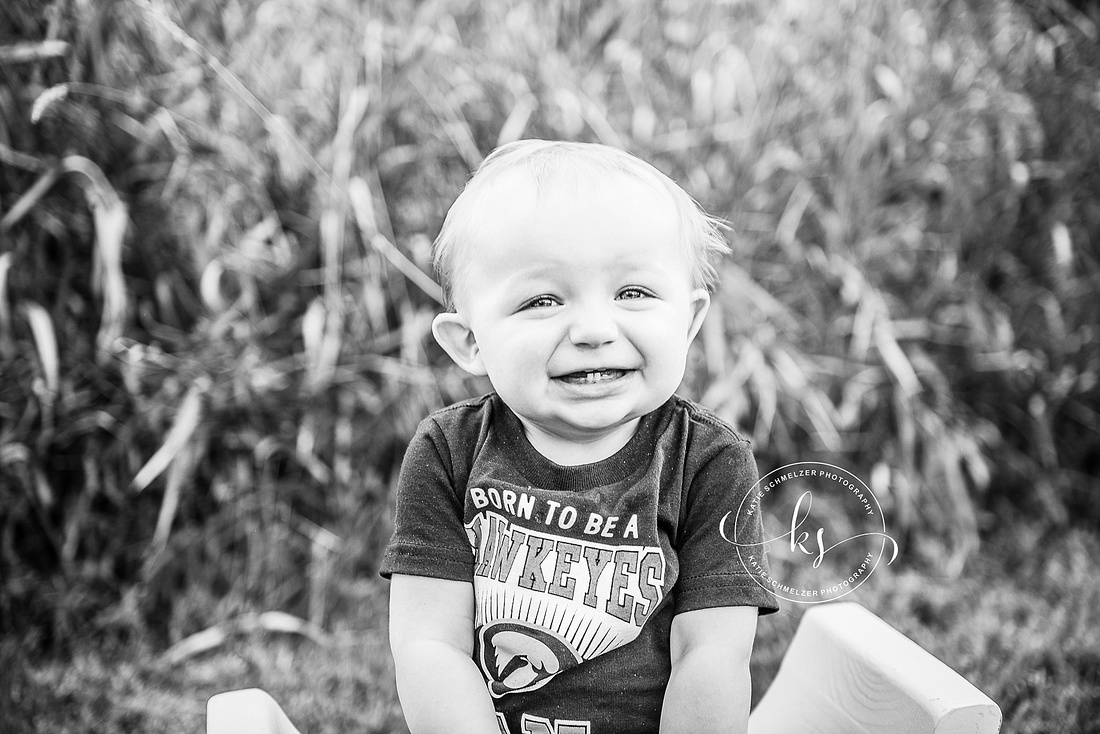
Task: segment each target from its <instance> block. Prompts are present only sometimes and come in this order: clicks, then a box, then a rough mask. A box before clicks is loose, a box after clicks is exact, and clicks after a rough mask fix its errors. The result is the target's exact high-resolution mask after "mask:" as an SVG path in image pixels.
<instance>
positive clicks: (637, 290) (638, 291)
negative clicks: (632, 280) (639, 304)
mask: <svg viewBox="0 0 1100 734" xmlns="http://www.w3.org/2000/svg"><path fill="white" fill-rule="evenodd" d="M654 297H655V296H654V295H653V292H652V291H650V290H648V289H646V288H641V287H639V286H636V285H632V286H630V287H628V288H623V289H622V290H621V291H619V295H618V296H616V298H618V299H619V300H620V301H636V300H638V299H639V298H654Z"/></svg>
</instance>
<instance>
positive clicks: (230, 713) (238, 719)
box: [206, 688, 301, 734]
mask: <svg viewBox="0 0 1100 734" xmlns="http://www.w3.org/2000/svg"><path fill="white" fill-rule="evenodd" d="M206 734H301V732H299V731H298V730H297V729H296V728H295V727H294V724H292V723H290V719H288V718H287V715H286V713H285V712H284V711H283V709H282V708H281V707H280V706H279V704H277V703H276V702H275V699H274V698H272V697H271V695H270V694H268V693H267V692H266V691H261V690H260V689H259V688H246V689H245V690H241V691H227V692H226V693H219V694H217V695H216V696H212V697H211V698H210V700H209V701H207V703H206Z"/></svg>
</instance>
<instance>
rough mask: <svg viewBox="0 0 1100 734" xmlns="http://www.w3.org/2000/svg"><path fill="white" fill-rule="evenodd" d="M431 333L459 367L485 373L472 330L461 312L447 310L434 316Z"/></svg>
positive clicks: (474, 373)
mask: <svg viewBox="0 0 1100 734" xmlns="http://www.w3.org/2000/svg"><path fill="white" fill-rule="evenodd" d="M432 335H433V336H435V340H436V341H437V342H439V346H441V347H443V350H444V351H446V352H447V354H449V355H451V359H453V360H454V361H455V364H457V365H458V366H459V367H461V368H462V369H464V370H466V371H467V372H469V373H470V374H471V375H484V374H487V373H486V370H485V365H484V363H483V362H482V360H481V350H480V349H478V347H477V340H476V339H474V332H473V330H472V329H470V324H469V322H467V321H466V319H465V318H464V317H463V316H462V315H461V314H458V313H455V312H453V311H449V312H447V313H441V314H439V315H438V316H436V317H435V320H433V321H432Z"/></svg>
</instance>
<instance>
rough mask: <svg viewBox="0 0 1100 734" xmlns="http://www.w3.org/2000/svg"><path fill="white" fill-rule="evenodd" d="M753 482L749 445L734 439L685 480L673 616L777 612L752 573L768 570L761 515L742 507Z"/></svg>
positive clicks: (772, 597)
mask: <svg viewBox="0 0 1100 734" xmlns="http://www.w3.org/2000/svg"><path fill="white" fill-rule="evenodd" d="M758 477H759V475H758V473H757V469H756V459H755V458H754V457H753V455H752V450H751V449H750V448H749V443H748V442H747V441H745V440H744V439H740V438H737V439H736V440H733V441H731V442H729V443H727V444H726V445H725V446H723V447H722V448H721V449H720V450H719V451H718V452H717V453H716V454H715V455H714V457H713V458H712V459H710V460H709V461H708V462H707V463H706V464H704V465H703V466H702V467H701V468H700V469H699V471H697V472H696V473H695V475H694V476H693V477H691V478H690V485H689V486H688V488H687V494H686V497H685V499H684V503H685V506H684V509H683V513H682V520H681V531H680V534H679V541H680V542H679V548H678V556H679V559H680V579H679V581H678V582H677V594H676V613H678V614H679V613H680V612H687V611H691V610H694V609H705V608H709V607H723V606H754V607H758V608H759V609H760V613H761V614H771V613H772V612H776V611H779V602H778V600H777V599H776V598H775V595H774V594H772V593H771V591H769V590H767V589H765V588H764V586H763V585H761V584H760V583H758V582H757V578H759V576H758V575H757V574H754V573H753V572H752V570H755V571H756V572H757V573H759V571H760V570H764V571H766V570H767V555H766V553H765V550H764V545H763V526H762V522H761V519H760V513H759V512H753V511H751V508H750V502H748V501H744V502H743V500H745V499H746V497H747V496H748V494H749V493H750V492H751V491H753V488H754V486H755V485H756V482H757V479H758ZM750 569H751V570H750ZM764 578H767V575H766V574H765V575H764Z"/></svg>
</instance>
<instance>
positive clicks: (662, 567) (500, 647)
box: [381, 394, 778, 734]
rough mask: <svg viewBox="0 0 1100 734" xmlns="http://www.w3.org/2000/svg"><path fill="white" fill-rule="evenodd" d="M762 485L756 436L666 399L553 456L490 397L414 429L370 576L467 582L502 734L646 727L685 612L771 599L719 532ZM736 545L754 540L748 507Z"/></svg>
mask: <svg viewBox="0 0 1100 734" xmlns="http://www.w3.org/2000/svg"><path fill="white" fill-rule="evenodd" d="M756 480H757V470H756V463H755V460H754V459H753V456H752V451H751V450H750V448H749V443H748V441H746V440H745V439H744V438H742V437H741V436H739V435H738V434H737V433H735V432H734V431H733V430H732V429H731V428H730V427H729V426H728V425H727V424H726V423H724V422H723V421H722V420H721V419H719V418H718V417H717V416H715V415H714V414H713V413H711V412H710V411H708V410H706V409H705V408H702V407H701V406H699V405H696V404H695V403H692V402H691V401H688V400H685V399H683V398H680V397H678V396H673V397H672V398H670V399H669V400H668V402H666V403H665V404H664V405H663V406H661V407H660V408H658V409H657V410H655V411H653V412H652V413H649V414H648V415H645V416H643V417H642V419H641V421H640V423H639V426H638V430H637V431H636V432H635V434H634V436H633V437H632V438H631V439H630V441H629V442H628V443H627V444H626V445H625V446H624V447H623V448H622V449H620V450H619V451H618V452H617V453H616V454H614V455H613V456H610V457H608V458H607V459H604V460H602V461H598V462H595V463H593V464H585V465H581V466H561V465H558V464H555V463H554V462H552V461H550V460H548V459H546V458H545V457H544V456H542V455H541V454H540V453H538V451H536V450H535V449H534V447H533V446H531V444H530V443H529V442H528V441H527V439H526V437H525V436H524V434H523V429H522V426H521V424H520V422H519V419H518V418H517V417H516V415H515V414H514V413H513V412H512V411H511V410H510V409H509V408H508V407H507V406H506V405H505V404H504V402H503V401H501V399H500V398H499V397H498V396H496V395H495V394H490V395H486V396H483V397H481V398H477V399H474V400H468V401H465V402H462V403H458V404H455V405H452V406H450V407H448V408H444V409H443V410H441V411H438V412H436V413H434V414H432V415H431V416H429V417H428V418H426V419H424V421H423V422H421V424H420V426H419V428H418V429H417V432H416V435H415V436H414V437H413V440H412V442H411V443H410V445H409V448H408V451H407V453H406V454H405V460H404V463H403V464H402V467H401V476H400V480H399V484H398V494H397V517H396V524H395V529H394V535H393V539H392V540H391V541H390V544H389V547H388V548H387V550H386V553H385V556H384V558H383V561H382V567H381V573H382V575H383V576H385V577H387V578H388V577H389V576H390V575H391V574H394V573H400V574H409V575H414V576H431V577H435V578H444V579H453V580H460V581H471V582H472V583H473V586H474V595H475V629H474V631H473V633H474V656H475V659H476V662H477V664H478V666H479V667H480V669H481V672H482V675H484V677H485V680H486V683H487V685H488V687H489V692H490V694H491V695H492V697H493V702H494V704H495V706H496V710H497V712H498V713H497V718H498V720H499V721H500V724H501V728H502V731H505V732H510V733H511V734H521V732H538V733H540V734H554V733H555V732H557V734H567V733H568V734H574V733H575V734H579V733H580V732H591V733H592V734H613V733H616V732H630V733H631V734H641V733H643V732H657V730H658V725H659V721H660V712H661V702H662V699H663V697H664V689H665V686H666V684H667V682H668V675H669V670H670V658H669V630H670V628H671V622H672V617H673V616H674V615H676V614H678V613H680V612H686V611H690V610H693V609H702V608H707V607H718V606H755V607H759V608H760V610H761V613H769V612H773V611H775V610H776V609H777V608H778V605H777V602H776V600H775V597H774V596H773V595H772V594H771V593H769V592H768V591H765V590H764V588H763V587H761V586H760V585H758V584H757V583H756V582H755V581H754V580H753V577H752V576H751V575H750V574H749V573H748V571H747V570H746V569H745V567H744V565H743V563H742V558H744V559H745V560H746V561H748V560H750V556H751V557H752V558H753V559H755V560H756V561H757V562H759V563H760V564H761V565H763V564H765V563H766V559H765V557H764V553H763V551H762V549H761V546H759V545H757V546H754V547H753V548H751V549H746V548H744V547H742V548H741V552H740V556H739V554H738V550H737V548H735V547H734V546H733V545H731V544H730V543H728V542H727V541H726V540H724V539H723V537H722V534H721V532H720V530H719V526H720V524H721V522H722V518H723V516H725V515H726V514H727V513H733V514H731V515H730V518H733V517H735V516H736V511H737V509H738V507H739V506H740V504H741V501H742V499H743V498H744V497H745V495H746V493H748V492H749V490H750V489H751V488H752V486H753V485H754V484H755V482H756ZM743 514H745V515H746V517H745V519H744V522H741V523H740V524H738V525H737V526H736V527H733V528H732V535H731V526H732V525H733V524H734V523H732V522H730V521H729V520H727V523H726V525H725V528H724V531H725V534H726V536H727V537H729V538H730V540H732V541H734V542H737V543H739V544H742V546H744V545H746V544H755V543H759V542H760V541H761V540H762V537H761V528H760V520H759V513H743Z"/></svg>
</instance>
